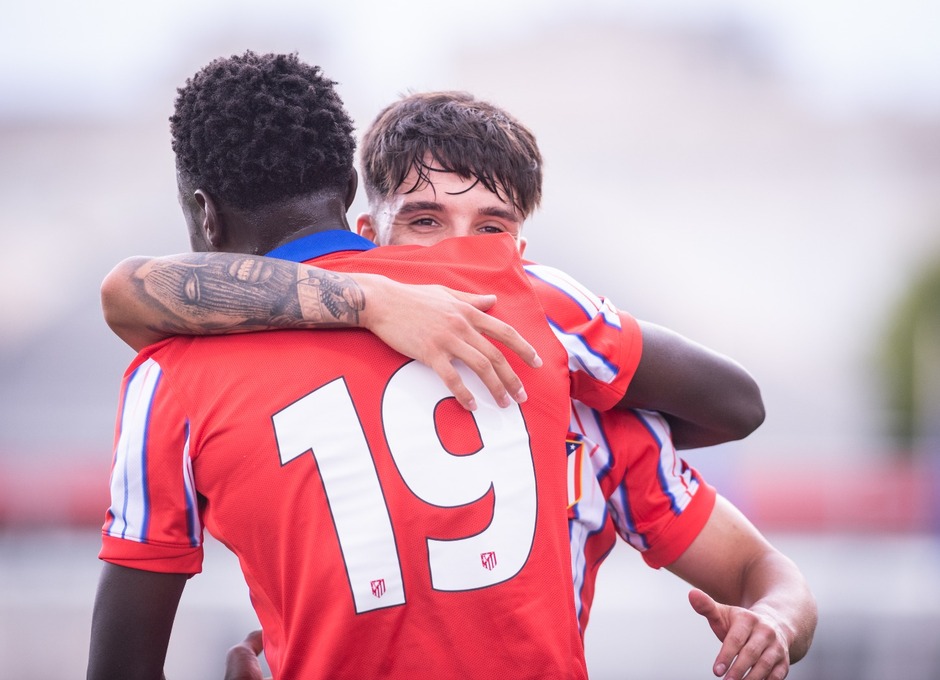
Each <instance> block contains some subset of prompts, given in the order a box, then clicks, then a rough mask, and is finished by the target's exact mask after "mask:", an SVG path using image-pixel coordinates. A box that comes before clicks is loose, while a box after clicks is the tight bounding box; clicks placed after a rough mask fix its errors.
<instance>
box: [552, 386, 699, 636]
mask: <svg viewBox="0 0 940 680" xmlns="http://www.w3.org/2000/svg"><path fill="white" fill-rule="evenodd" d="M568 479H569V488H568V518H569V532H570V536H571V568H572V574H573V576H574V598H575V608H576V610H577V613H578V621H579V624H580V626H581V631H582V634H583V632H584V630H585V628H586V627H587V623H588V618H589V616H590V612H591V603H592V602H593V599H594V586H595V581H596V578H597V570H598V569H599V568H600V565H601V563H602V562H603V561H604V559H605V558H606V557H607V555H608V554H609V553H610V551H611V550H612V549H613V548H614V545H615V543H616V540H617V535H618V534H619V536H620V538H622V539H623V540H624V541H626V542H627V543H629V544H630V545H631V546H633V547H634V548H635V549H637V550H638V551H640V553H641V554H642V556H643V559H644V560H645V561H646V563H647V564H648V565H650V566H651V567H654V568H660V567H664V566H667V565H669V564H671V563H672V562H674V561H675V560H676V559H678V558H679V556H680V555H682V553H683V552H685V550H686V549H687V548H688V547H689V546H690V545H691V544H692V541H694V540H695V538H696V537H697V536H698V535H699V533H700V532H701V531H702V529H703V527H704V526H705V524H706V522H707V521H708V518H709V517H710V516H711V512H712V509H713V507H714V505H715V496H716V492H715V489H714V487H712V486H710V485H708V484H707V483H706V482H705V481H704V480H703V479H702V477H701V476H700V475H699V473H698V472H697V471H696V470H695V469H694V468H691V467H689V465H688V464H687V463H686V462H685V461H684V460H683V459H682V458H680V457H679V455H678V453H677V452H676V449H675V447H674V446H673V445H672V439H671V437H670V434H669V425H668V423H666V421H665V419H664V418H663V417H662V416H661V415H659V414H658V413H653V412H651V411H640V410H634V411H608V412H605V413H600V412H598V411H596V410H594V409H591V408H589V407H587V406H585V405H584V404H582V403H579V402H577V401H572V402H571V425H570V431H569V433H568Z"/></svg>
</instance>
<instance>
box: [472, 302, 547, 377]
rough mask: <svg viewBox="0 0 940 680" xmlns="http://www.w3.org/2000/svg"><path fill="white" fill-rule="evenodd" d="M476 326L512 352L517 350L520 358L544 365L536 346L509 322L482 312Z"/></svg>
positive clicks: (530, 363) (531, 363)
mask: <svg viewBox="0 0 940 680" xmlns="http://www.w3.org/2000/svg"><path fill="white" fill-rule="evenodd" d="M474 326H475V327H476V329H477V330H478V331H480V332H481V333H483V334H484V335H486V336H487V337H489V338H492V339H493V340H495V341H497V342H499V343H501V344H502V345H504V346H505V347H506V348H507V349H509V350H510V351H511V352H515V353H516V354H517V355H519V358H520V359H522V360H523V361H524V362H525V363H526V364H528V365H529V366H531V367H532V368H538V367H539V366H541V365H542V359H541V358H540V357H539V355H538V352H536V351H535V348H534V347H533V346H532V345H530V344H529V342H528V341H527V340H526V339H525V338H523V337H522V336H521V335H520V334H519V331H517V330H516V329H515V328H513V327H512V326H510V325H509V324H508V323H505V322H503V321H500V320H499V319H497V318H496V317H492V316H489V315H488V314H481V316H480V318H479V320H475V322H474ZM510 393H512V392H510Z"/></svg>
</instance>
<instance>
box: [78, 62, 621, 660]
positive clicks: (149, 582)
mask: <svg viewBox="0 0 940 680" xmlns="http://www.w3.org/2000/svg"><path fill="white" fill-rule="evenodd" d="M332 86H333V83H332V82H331V81H329V80H327V79H325V78H324V77H323V76H322V74H320V72H319V69H317V68H316V67H310V66H307V65H305V64H303V63H301V62H300V61H299V60H298V59H297V58H296V57H295V56H287V55H265V56H258V55H255V54H253V53H246V54H245V55H243V56H242V57H233V58H230V59H222V60H217V61H215V62H213V63H211V64H210V65H209V66H207V67H206V68H205V69H203V70H202V71H200V72H199V73H197V74H196V76H194V77H193V78H192V79H190V81H188V82H187V85H186V87H184V88H182V89H181V91H180V93H179V96H178V98H177V102H176V114H175V115H174V117H173V119H171V120H172V130H173V134H174V149H175V151H176V155H177V170H178V182H179V186H180V199H181V205H182V207H183V212H184V216H185V217H186V221H187V225H188V228H189V232H190V240H191V242H192V244H193V247H194V249H196V250H205V251H216V250H219V251H221V250H233V249H238V250H245V251H249V252H255V251H259V250H267V249H269V248H270V247H271V246H272V245H275V246H276V248H275V250H274V254H275V255H276V256H278V257H281V258H292V259H295V260H298V261H310V260H315V261H316V262H317V263H318V264H321V265H324V266H325V267H329V268H330V269H331V270H336V271H337V272H347V271H354V272H366V273H375V272H382V273H386V274H391V275H393V276H394V278H396V279H400V280H403V281H406V282H411V283H429V282H432V281H434V282H442V283H445V284H448V285H450V286H452V287H457V288H459V289H461V290H469V291H471V292H473V291H477V292H479V291H481V290H482V289H483V287H484V286H485V287H487V288H489V289H490V290H491V291H492V292H495V293H496V294H497V296H498V298H497V299H498V302H497V303H496V304H495V305H494V306H493V308H492V310H491V311H492V313H493V314H494V315H496V316H497V318H501V319H503V320H506V319H509V318H511V319H512V323H513V325H514V326H515V327H516V328H520V329H522V330H523V334H524V335H525V337H526V339H527V341H528V342H529V343H530V344H531V346H532V347H533V348H534V349H535V351H536V352H537V354H538V356H539V357H541V359H542V361H543V365H542V366H541V367H540V368H538V369H532V368H530V367H528V366H526V365H525V364H524V363H523V362H521V361H519V360H517V359H515V358H513V357H511V356H510V357H508V358H509V360H510V364H511V366H512V369H513V371H514V372H517V373H518V374H519V376H520V377H521V378H522V379H523V381H524V384H525V386H526V390H527V392H528V393H529V394H528V397H529V398H528V399H527V400H525V401H524V403H522V404H520V405H509V406H508V407H506V408H499V407H497V405H496V403H495V402H494V401H492V400H491V399H489V398H488V395H487V394H486V393H485V390H483V389H482V385H480V384H478V383H476V382H475V381H474V379H473V375H472V374H471V373H470V372H467V371H463V372H462V375H461V378H462V380H463V381H464V382H467V383H469V384H470V385H471V386H475V387H476V388H477V391H476V393H477V399H478V401H479V404H478V409H477V410H476V411H475V412H473V413H471V412H468V411H465V410H463V409H460V408H459V407H455V408H451V407H450V404H451V403H453V402H450V401H449V400H448V399H447V398H446V397H447V396H448V394H447V390H446V388H445V386H444V385H443V384H442V383H441V382H440V381H439V380H437V379H436V377H435V376H434V374H433V372H431V371H430V370H429V369H427V368H425V367H423V366H421V365H420V364H416V363H414V362H411V361H408V360H407V359H406V358H405V357H403V356H402V355H400V354H398V353H397V352H396V351H394V349H392V348H390V347H388V346H386V345H385V344H383V343H382V342H381V341H379V340H378V339H377V338H375V337H374V336H373V335H372V334H370V333H364V332H361V331H329V330H327V331H321V332H320V333H296V332H294V333H290V332H285V333H277V334H271V333H267V334H258V333H251V334H242V335H237V336H229V337H224V338H219V337H175V338H170V339H168V340H166V341H164V342H161V343H158V344H156V345H153V346H150V347H148V348H146V349H145V350H144V351H143V352H141V353H140V354H139V355H138V357H137V358H136V359H135V360H134V361H133V362H132V364H131V366H130V367H129V369H128V371H127V372H126V374H125V379H124V382H123V386H122V392H121V400H120V408H119V414H118V422H117V428H116V445H115V454H114V462H113V467H112V476H111V495H112V499H111V506H110V508H109V510H108V513H107V518H106V523H105V526H104V527H103V545H102V550H101V558H102V559H103V560H104V561H105V565H104V567H103V569H102V576H101V580H100V583H99V587H98V593H97V596H96V600H95V608H94V614H93V621H92V631H91V646H90V653H89V666H88V677H89V678H112V677H122V678H138V677H139V678H151V677H159V676H160V673H161V670H162V665H163V660H164V658H165V654H166V648H167V643H168V639H169V635H170V631H171V629H172V625H173V620H174V618H175V613H176V607H177V604H178V602H179V599H180V597H181V595H182V591H183V588H184V585H185V583H186V581H187V579H188V578H189V577H191V576H192V575H193V574H195V573H198V572H199V571H200V569H201V562H202V537H203V531H204V528H207V529H209V530H210V531H211V532H212V533H213V534H214V535H215V536H217V537H218V538H219V539H220V540H221V541H222V542H223V543H225V544H226V545H227V546H228V547H229V548H230V549H231V550H233V552H234V553H235V554H236V555H237V556H238V558H239V561H240V564H241V566H242V570H243V572H244V575H245V578H246V581H247V582H248V585H249V589H250V592H251V597H252V602H253V604H254V607H255V609H256V612H257V614H258V617H259V619H260V621H261V624H262V626H263V628H264V629H265V631H266V650H265V651H266V655H267V658H268V662H269V664H270V665H271V667H272V670H273V671H274V674H275V676H276V677H284V678H294V677H302V678H319V677H329V678H343V677H355V678H360V677H389V678H397V677H409V678H410V677H415V676H416V675H420V674H421V673H422V672H424V671H425V670H426V669H428V668H433V669H434V673H435V675H436V676H438V677H442V678H472V677H486V678H490V677H506V676H511V677H516V678H526V677H531V678H555V677H557V678H579V677H584V676H585V667H584V659H583V650H582V648H581V644H580V640H579V636H578V627H577V620H576V617H575V614H574V609H573V607H571V601H570V596H571V582H572V576H571V572H570V559H569V546H568V532H567V522H566V517H565V512H564V509H565V500H566V487H567V479H566V465H565V450H564V446H563V442H564V437H565V432H566V429H567V424H568V399H569V393H570V394H571V395H574V396H577V397H579V398H581V399H584V400H585V401H587V402H589V403H591V404H592V405H593V406H596V407H599V408H609V407H611V406H613V405H614V404H616V403H617V402H619V401H621V400H622V399H623V394H624V391H625V389H626V385H627V382H628V381H629V380H630V378H631V376H632V373H633V370H634V368H635V367H636V362H637V360H638V351H639V346H638V345H639V343H638V337H637V336H638V331H637V329H636V327H635V326H629V325H628V326H627V327H626V328H621V323H622V318H621V316H619V315H617V313H616V310H614V309H613V308H612V307H611V306H610V305H609V304H606V303H604V302H602V301H599V300H593V299H590V298H582V300H581V301H582V302H588V303H589V304H592V305H593V306H592V307H590V308H588V309H585V308H584V307H582V306H580V305H576V304H574V303H573V302H572V300H573V295H572V293H573V292H574V291H573V290H568V293H569V294H567V295H559V294H558V292H557V291H553V290H549V289H548V287H547V286H545V285H544V284H542V285H540V284H538V283H535V284H533V282H532V281H531V280H530V279H529V277H528V276H527V274H525V272H524V271H523V269H522V267H521V262H520V261H519V259H518V250H517V248H516V246H515V242H514V241H513V240H512V239H511V238H509V237H499V236H495V237H492V238H490V239H486V240H483V239H449V240H447V241H444V242H442V243H440V244H438V245H436V246H433V247H429V248H424V247H408V248H391V249H374V250H369V246H371V244H370V243H369V242H368V241H365V240H364V239H362V238H361V237H358V236H357V235H354V234H351V233H350V232H348V231H346V229H345V226H346V225H345V218H344V212H345V210H346V209H347V208H348V205H349V203H348V198H349V196H350V193H351V192H350V188H351V184H352V151H353V146H354V145H353V141H352V136H351V131H352V126H351V123H350V121H349V119H348V116H347V115H346V113H345V111H344V110H343V107H342V104H341V102H340V101H339V98H338V97H337V96H336V94H335V92H334V91H333V89H332ZM252 139H263V140H265V143H264V144H263V145H261V146H258V145H252V144H251V143H250V140H252ZM285 177H286V178H288V180H290V179H292V180H294V182H291V181H288V180H286V179H285ZM235 263H236V267H235V269H233V270H231V274H232V275H233V276H234V277H235V278H236V279H238V280H241V281H246V282H255V281H262V282H263V281H268V280H270V278H271V277H274V276H276V275H277V271H276V267H275V268H272V267H270V266H268V265H267V264H266V263H265V262H261V261H259V260H258V259H253V258H249V257H244V256H243V257H240V258H236V260H235ZM297 272H298V269H297V268H296V266H295V268H294V269H293V274H294V275H295V276H296V274H297ZM176 273H177V272H175V271H171V270H162V271H161V270H160V269H159V268H156V269H153V270H151V274H152V275H153V276H152V277H151V279H150V282H151V283H153V284H154V285H155V286H156V287H157V288H160V287H161V286H163V287H166V286H169V287H170V289H172V288H173V287H174V286H176V285H181V286H182V287H181V288H179V289H178V290H179V291H181V292H183V293H184V294H187V295H189V296H190V299H192V300H196V301H198V300H202V299H204V296H206V295H208V296H210V297H211V296H212V284H211V281H209V280H208V279H206V278H204V277H203V276H201V274H202V273H203V272H202V271H201V270H200V269H199V267H198V266H197V267H190V269H189V272H188V275H186V276H183V277H181V278H175V276H176ZM304 281H307V279H306V278H304ZM315 281H316V284H315V285H316V287H317V288H316V289H315V290H309V289H307V288H305V287H300V288H297V289H295V293H296V298H295V302H296V307H297V308H299V309H303V307H304V305H305V304H306V303H309V302H310V300H311V299H313V300H315V301H317V303H318V304H323V305H325V306H326V307H327V308H329V310H330V313H331V314H334V315H335V316H339V315H337V314H336V312H335V310H341V309H343V308H354V307H356V306H357V305H360V302H359V301H357V300H356V299H355V298H354V297H352V296H350V295H349V294H348V293H349V291H350V290H351V287H350V285H349V280H348V279H347V278H346V277H345V276H344V274H342V273H337V274H335V275H334V276H333V277H330V276H328V275H326V274H321V275H319V276H318V277H317V278H316V279H315ZM559 283H560V284H561V285H563V286H565V287H566V288H565V289H566V290H567V289H569V288H571V285H570V284H566V283H564V282H559ZM536 293H538V296H536ZM546 312H548V313H549V314H551V315H552V317H553V320H554V323H555V327H554V328H552V327H550V326H549V325H548V324H547V323H546V318H545V314H546ZM623 318H624V319H626V320H628V321H629V319H628V318H627V317H623ZM559 337H570V338H576V339H577V340H578V344H577V345H570V346H567V347H566V346H565V345H564V344H562V343H561V342H559V339H558V338H559ZM458 370H461V369H458Z"/></svg>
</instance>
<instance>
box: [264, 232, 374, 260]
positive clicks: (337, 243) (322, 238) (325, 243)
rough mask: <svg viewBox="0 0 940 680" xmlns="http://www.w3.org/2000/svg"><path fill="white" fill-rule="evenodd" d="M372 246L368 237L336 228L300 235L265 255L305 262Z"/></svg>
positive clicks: (367, 248)
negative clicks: (343, 251) (342, 251)
mask: <svg viewBox="0 0 940 680" xmlns="http://www.w3.org/2000/svg"><path fill="white" fill-rule="evenodd" d="M372 248H375V244H374V243H372V241H370V240H369V239H367V238H363V237H362V236H360V235H359V234H354V233H353V232H351V231H343V230H340V229H336V230H332V231H321V232H317V233H316V234H308V235H307V236H301V237H300V238H298V239H294V240H293V241H288V242H287V243H285V244H284V245H282V246H278V247H277V248H275V249H274V250H272V251H271V252H269V253H268V254H267V255H268V257H276V258H277V259H279V260H290V261H291V262H306V261H307V260H312V259H314V258H315V257H320V256H322V255H329V254H331V253H337V252H340V251H341V250H370V249H372Z"/></svg>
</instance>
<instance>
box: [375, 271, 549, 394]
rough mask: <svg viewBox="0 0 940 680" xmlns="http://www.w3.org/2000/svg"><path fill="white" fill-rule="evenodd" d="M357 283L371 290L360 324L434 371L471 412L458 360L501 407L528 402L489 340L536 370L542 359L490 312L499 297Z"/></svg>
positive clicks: (380, 282) (389, 283) (388, 282)
mask: <svg viewBox="0 0 940 680" xmlns="http://www.w3.org/2000/svg"><path fill="white" fill-rule="evenodd" d="M359 281H360V284H361V285H362V286H363V288H365V287H366V286H369V288H370V290H369V291H368V292H367V293H366V300H367V301H368V302H367V303H366V308H365V309H364V310H363V311H362V314H361V317H362V325H363V326H364V327H366V328H368V329H369V330H370V331H372V332H373V333H374V334H375V335H376V336H378V337H379V338H380V339H381V340H382V341H383V342H385V344H387V345H388V346H389V347H391V348H392V349H394V350H396V351H397V352H399V353H401V354H404V355H405V356H407V357H410V358H412V359H416V360H417V361H420V362H421V363H422V364H425V365H426V366H429V367H430V368H431V369H433V370H434V372H435V373H437V374H438V375H439V376H440V378H441V379H442V380H443V381H444V384H445V385H447V388H448V389H449V390H450V391H451V394H453V395H454V396H455V397H456V398H457V401H458V402H460V404H461V405H462V406H463V407H464V408H466V409H467V410H469V411H473V410H474V409H475V408H476V402H475V400H474V398H473V394H472V393H471V392H470V390H469V389H468V388H467V386H466V385H464V383H463V381H462V380H461V379H460V374H459V373H458V372H457V370H456V369H455V368H454V365H453V363H452V362H453V361H455V360H459V361H461V362H463V363H464V364H466V365H467V366H468V367H469V368H470V370H472V371H473V372H474V373H476V374H477V375H478V376H479V377H480V380H481V381H482V382H483V384H484V385H486V388H487V389H488V390H489V391H490V393H491V394H492V395H493V398H494V399H495V400H496V403H497V404H499V405H500V406H502V407H506V406H509V405H510V404H511V403H512V401H511V399H513V400H515V401H517V402H523V401H525V399H526V393H525V389H524V388H523V387H522V381H521V380H520V379H519V376H517V375H516V373H515V372H514V371H513V370H512V367H511V366H510V365H509V362H508V361H507V360H506V357H505V356H504V355H503V353H502V352H501V351H500V350H499V349H498V348H497V347H496V346H495V345H494V344H493V342H492V341H491V340H493V341H497V342H500V343H502V344H503V345H505V346H506V347H507V348H508V349H510V350H511V351H513V352H515V353H516V354H518V355H519V357H520V358H521V359H522V360H523V361H525V362H526V363H527V364H528V365H529V366H532V367H533V368H538V367H539V366H541V365H542V360H541V359H539V357H538V355H537V354H536V352H535V349H534V348H533V347H532V346H531V345H530V344H529V343H528V342H526V341H525V339H524V338H523V337H522V336H521V335H519V333H518V332H517V331H516V330H515V329H514V328H513V327H512V326H510V325H509V324H507V323H504V322H503V321H500V320H499V319H497V318H495V317H493V316H490V315H489V314H487V313H486V310H488V309H490V308H491V307H492V306H493V305H494V304H495V303H496V296H495V295H474V294H472V293H463V292H460V291H456V290H452V289H450V288H446V287H444V286H436V285H430V286H417V285H406V284H402V283H398V282H395V281H392V280H391V279H386V278H385V277H370V278H369V279H368V281H366V280H363V279H361V278H360V279H359ZM377 300H381V304H378V303H376V302H375V301H377Z"/></svg>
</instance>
